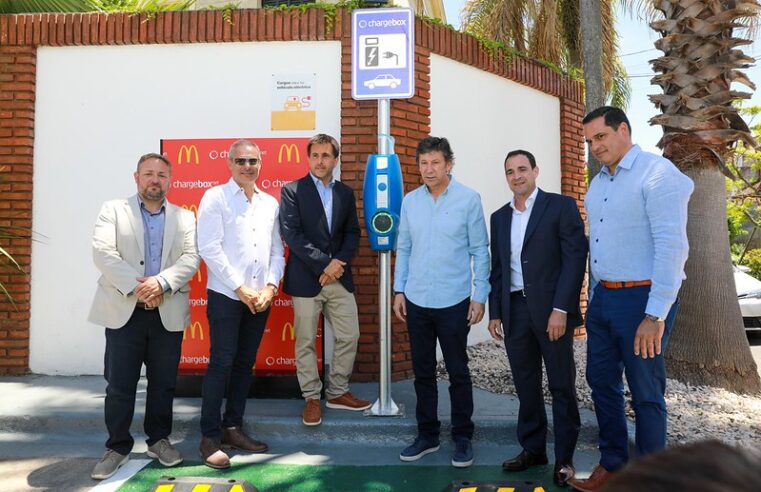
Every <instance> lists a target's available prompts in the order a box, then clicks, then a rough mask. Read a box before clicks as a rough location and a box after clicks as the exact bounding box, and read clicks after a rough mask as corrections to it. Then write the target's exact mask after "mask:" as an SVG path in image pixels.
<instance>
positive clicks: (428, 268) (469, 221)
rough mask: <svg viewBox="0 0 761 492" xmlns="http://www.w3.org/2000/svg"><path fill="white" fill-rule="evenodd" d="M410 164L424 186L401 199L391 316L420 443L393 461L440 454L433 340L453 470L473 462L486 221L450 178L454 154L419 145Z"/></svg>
mask: <svg viewBox="0 0 761 492" xmlns="http://www.w3.org/2000/svg"><path fill="white" fill-rule="evenodd" d="M416 160H417V163H418V165H419V167H420V175H421V177H422V179H423V183H424V185H423V186H421V187H419V188H417V189H415V190H413V191H412V192H410V193H409V194H408V195H407V196H405V197H404V200H403V201H402V211H401V218H400V223H399V238H398V240H397V246H396V270H395V272H394V291H395V292H396V296H395V297H394V313H395V314H396V316H397V317H398V318H399V319H400V320H402V321H406V322H407V331H408V332H409V336H410V348H411V350H412V369H413V371H414V373H415V394H416V396H417V407H416V417H417V423H418V437H417V439H415V442H414V443H413V444H412V445H410V446H408V447H407V448H405V449H404V450H403V451H402V453H401V454H400V455H399V458H400V459H401V460H402V461H415V460H418V459H420V458H422V457H423V456H425V455H426V454H428V453H432V452H434V451H438V449H439V433H440V428H441V422H439V420H438V414H437V408H438V390H437V386H436V340H437V339H438V341H439V344H440V346H441V351H442V353H443V355H444V363H445V364H446V368H447V372H448V373H449V381H450V386H449V395H450V400H451V408H452V440H453V441H454V443H455V450H454V453H453V455H452V465H453V466H456V467H467V466H470V465H471V464H472V463H473V448H472V446H471V442H470V441H471V439H472V437H473V421H472V420H471V416H472V415H473V389H472V384H471V380H470V371H469V370H468V356H467V351H466V349H467V342H468V332H469V331H470V326H471V325H473V324H476V323H478V322H479V321H481V318H483V315H484V304H485V303H486V298H487V297H488V295H489V289H490V287H489V250H488V238H487V235H486V222H485V221H484V212H483V208H482V207H481V198H480V196H479V195H478V193H476V192H475V191H473V190H471V189H470V188H467V187H465V186H463V185H461V184H460V183H458V182H457V181H455V180H454V178H453V177H452V176H451V174H450V173H451V171H452V167H453V166H454V155H453V153H452V149H451V148H450V146H449V142H448V141H447V139H446V138H437V137H427V138H425V139H423V140H421V141H420V143H419V144H418V147H417V151H416Z"/></svg>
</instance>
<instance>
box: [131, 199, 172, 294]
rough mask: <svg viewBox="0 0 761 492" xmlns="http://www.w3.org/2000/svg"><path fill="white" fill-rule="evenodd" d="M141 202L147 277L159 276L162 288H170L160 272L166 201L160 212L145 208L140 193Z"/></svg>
mask: <svg viewBox="0 0 761 492" xmlns="http://www.w3.org/2000/svg"><path fill="white" fill-rule="evenodd" d="M137 200H138V202H140V215H141V216H142V217H143V248H144V250H145V270H144V271H143V275H145V276H146V277H153V276H154V275H155V276H157V277H158V279H159V283H160V284H161V288H162V289H164V291H167V290H169V283H168V282H167V281H166V280H164V278H163V277H161V276H160V275H159V274H158V273H159V272H160V271H161V255H162V253H163V250H164V223H165V222H166V202H165V203H164V204H162V205H161V208H160V209H159V211H158V212H151V211H150V210H148V209H147V208H145V204H144V203H143V199H142V197H141V196H140V195H139V194H138V195H137Z"/></svg>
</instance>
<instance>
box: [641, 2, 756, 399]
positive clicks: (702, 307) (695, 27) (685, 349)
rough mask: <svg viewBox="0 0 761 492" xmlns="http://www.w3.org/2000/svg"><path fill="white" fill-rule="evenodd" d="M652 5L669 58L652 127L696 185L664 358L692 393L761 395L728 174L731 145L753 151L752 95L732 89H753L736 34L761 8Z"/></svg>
mask: <svg viewBox="0 0 761 492" xmlns="http://www.w3.org/2000/svg"><path fill="white" fill-rule="evenodd" d="M652 4H653V6H654V7H655V8H656V9H657V10H659V11H661V12H662V13H663V19H661V20H658V21H655V22H652V23H651V24H650V25H651V27H652V28H653V29H655V30H656V31H658V32H660V33H661V35H662V38H661V39H659V40H658V41H656V43H655V47H656V48H658V49H659V50H661V51H663V53H664V55H663V56H661V57H660V58H658V59H656V60H653V61H652V62H651V63H652V65H653V68H654V69H655V70H656V71H657V72H660V73H659V74H658V75H656V76H655V77H654V78H653V79H652V81H653V83H654V84H657V85H659V86H660V87H661V88H662V89H663V94H659V95H653V96H650V99H651V101H652V102H653V103H654V104H655V105H656V106H657V107H658V108H659V109H660V110H661V111H662V113H663V114H661V115H658V116H656V117H654V118H653V119H652V120H651V124H657V125H662V126H663V131H664V135H663V138H662V139H661V141H660V142H659V144H658V145H659V146H660V147H661V148H662V149H663V153H664V155H665V156H666V157H668V158H669V159H671V160H672V161H673V162H674V163H675V164H676V165H677V167H679V169H680V170H681V171H682V172H684V173H685V174H686V175H688V176H690V177H691V178H692V179H693V181H694V182H695V191H694V193H693V195H692V199H691V200H690V205H689V212H688V223H687V235H688V238H689V241H690V257H689V260H688V261H687V265H686V267H685V271H686V274H687V279H686V280H685V282H684V284H683V286H682V290H681V294H680V296H681V300H682V302H681V308H680V311H679V314H678V316H677V319H676V324H675V327H674V331H673V334H672V335H671V341H670V342H669V349H668V351H667V363H668V368H669V372H670V374H671V375H672V376H675V377H676V378H677V379H679V380H682V381H686V382H690V383H693V384H707V385H712V386H722V387H725V388H727V389H730V390H733V391H739V392H754V393H757V392H759V391H761V381H760V380H759V376H758V373H757V372H756V365H755V363H754V362H753V358H752V356H751V353H750V349H749V347H748V341H747V339H746V338H745V333H744V329H743V323H742V318H741V315H740V308H739V306H738V302H737V297H736V295H735V288H734V279H733V276H732V265H731V259H730V250H729V238H728V234H727V221H726V189H725V185H724V175H723V174H722V170H724V169H726V167H725V165H724V159H725V157H727V156H728V154H729V153H730V151H731V146H732V144H733V143H734V142H738V141H743V142H745V143H747V144H748V145H751V146H753V145H754V144H755V142H754V141H753V137H752V136H751V132H750V130H749V128H748V126H747V125H746V123H745V122H744V121H743V119H742V118H741V117H740V115H739V114H738V111H737V109H736V108H735V107H734V106H733V105H732V103H733V101H735V100H738V99H747V98H749V97H750V94H748V93H746V92H741V91H737V90H733V89H732V87H730V86H731V84H732V82H738V83H740V84H743V85H745V86H747V87H749V88H751V89H755V86H754V85H753V83H752V82H751V81H750V80H748V79H747V78H746V77H745V75H744V74H743V73H742V72H740V71H739V69H742V68H747V67H748V66H749V64H750V63H752V62H753V59H752V58H749V57H748V56H746V55H745V54H744V53H743V52H742V51H741V50H739V49H737V47H738V46H741V45H746V44H749V43H750V41H748V40H745V39H741V38H738V37H735V34H736V33H737V30H738V29H742V28H746V27H748V26H751V25H753V24H754V20H755V16H756V13H757V11H758V10H759V5H758V4H757V3H756V2H755V1H754V0H724V1H721V2H702V1H701V2H695V1H694V0H653V2H652Z"/></svg>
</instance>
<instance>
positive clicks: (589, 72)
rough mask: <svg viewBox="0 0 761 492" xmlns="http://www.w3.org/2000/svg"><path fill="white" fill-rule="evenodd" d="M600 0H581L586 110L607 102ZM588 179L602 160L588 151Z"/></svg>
mask: <svg viewBox="0 0 761 492" xmlns="http://www.w3.org/2000/svg"><path fill="white" fill-rule="evenodd" d="M600 8H601V2H600V0H580V6H579V12H580V16H581V49H582V56H583V57H584V105H585V109H586V112H587V113H589V112H590V111H592V110H595V109H597V108H599V107H600V106H602V105H604V104H605V86H604V82H603V81H604V79H603V73H602V55H603V53H602V13H601V11H600ZM587 169H588V179H592V178H593V177H594V176H596V175H597V173H599V172H600V162H599V161H598V160H597V159H595V158H594V157H593V156H592V153H591V152H589V151H587Z"/></svg>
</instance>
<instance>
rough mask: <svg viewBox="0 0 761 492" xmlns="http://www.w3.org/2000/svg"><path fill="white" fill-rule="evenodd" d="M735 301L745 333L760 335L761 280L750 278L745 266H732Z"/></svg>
mask: <svg viewBox="0 0 761 492" xmlns="http://www.w3.org/2000/svg"><path fill="white" fill-rule="evenodd" d="M733 269H734V274H735V287H736V289H737V299H738V300H739V301H740V312H741V313H742V316H743V324H744V325H745V331H746V332H759V333H761V280H758V279H757V278H755V277H751V276H750V275H748V274H747V273H746V272H747V271H748V267H746V266H736V265H735V266H733Z"/></svg>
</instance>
